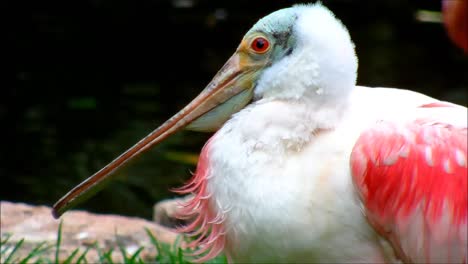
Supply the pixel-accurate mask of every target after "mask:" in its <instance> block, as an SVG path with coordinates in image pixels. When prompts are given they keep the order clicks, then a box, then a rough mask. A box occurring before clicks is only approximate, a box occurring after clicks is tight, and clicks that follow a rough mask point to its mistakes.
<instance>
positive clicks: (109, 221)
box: [0, 201, 177, 263]
mask: <svg viewBox="0 0 468 264" xmlns="http://www.w3.org/2000/svg"><path fill="white" fill-rule="evenodd" d="M0 208H1V235H2V240H3V239H4V238H5V237H6V236H10V238H9V240H8V242H7V243H6V244H5V245H2V247H8V246H10V250H12V248H13V247H11V245H14V244H16V243H18V241H20V240H21V239H24V243H23V245H22V246H21V248H20V249H19V250H18V251H17V252H16V253H15V256H17V257H18V258H21V257H23V258H24V257H25V256H26V255H27V254H29V253H30V252H31V250H32V249H33V248H34V247H36V246H37V245H38V244H39V243H41V242H46V243H47V244H49V245H54V244H55V243H56V240H57V230H58V226H59V224H60V221H62V241H61V246H60V252H59V260H65V259H66V258H67V257H68V256H70V254H71V253H72V252H73V251H74V250H75V249H77V248H78V249H79V252H80V253H82V252H84V251H85V250H86V248H88V247H91V246H94V245H97V246H98V247H99V248H100V249H101V251H102V252H108V251H109V250H111V249H113V253H112V256H111V257H112V259H113V260H114V261H115V262H116V263H121V262H122V260H123V259H122V254H121V253H120V249H119V245H120V247H122V246H123V248H125V250H126V251H127V253H128V255H132V253H134V252H136V251H137V250H138V249H139V248H140V247H144V249H143V250H142V252H141V253H140V257H141V258H142V259H154V257H155V256H156V255H157V252H156V248H155V247H154V246H153V245H152V244H151V240H150V237H149V236H148V234H147V233H146V231H145V228H147V229H148V230H149V231H151V233H152V234H153V235H154V237H156V239H157V240H158V241H159V242H160V243H167V244H173V243H174V242H175V241H176V237H177V234H176V233H174V232H173V231H171V229H169V228H166V227H163V226H161V225H159V224H156V223H154V222H150V221H147V220H144V219H140V218H135V217H124V216H118V215H99V214H92V213H88V212H84V211H77V210H76V211H73V210H72V211H69V212H67V213H66V214H65V215H63V216H62V217H61V219H60V220H56V219H54V218H53V217H52V215H51V210H52V209H51V208H50V207H47V206H32V205H27V204H24V203H12V202H6V201H0ZM80 253H78V255H79V254H80ZM42 256H43V257H45V258H48V259H55V248H51V249H50V250H48V251H46V253H45V255H42ZM86 260H87V262H88V263H97V262H98V260H99V255H98V251H97V250H90V251H89V252H88V254H87V255H86Z"/></svg>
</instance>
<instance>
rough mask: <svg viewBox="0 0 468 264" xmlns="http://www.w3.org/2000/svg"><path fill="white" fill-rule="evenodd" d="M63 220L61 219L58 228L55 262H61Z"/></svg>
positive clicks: (56, 263)
mask: <svg viewBox="0 0 468 264" xmlns="http://www.w3.org/2000/svg"><path fill="white" fill-rule="evenodd" d="M62 223H63V222H62V221H60V223H59V226H58V230H57V242H56V244H55V264H59V255H60V244H61V243H62Z"/></svg>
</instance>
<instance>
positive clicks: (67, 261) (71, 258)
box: [62, 248, 79, 264]
mask: <svg viewBox="0 0 468 264" xmlns="http://www.w3.org/2000/svg"><path fill="white" fill-rule="evenodd" d="M78 251H79V248H77V249H75V250H73V252H72V253H71V254H70V256H68V258H67V259H65V261H64V262H63V263H62V264H71V263H72V260H73V258H74V257H75V255H76V254H78Z"/></svg>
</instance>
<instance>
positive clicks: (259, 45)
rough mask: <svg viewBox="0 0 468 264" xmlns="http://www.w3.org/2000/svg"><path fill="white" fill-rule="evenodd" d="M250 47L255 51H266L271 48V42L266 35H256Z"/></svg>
mask: <svg viewBox="0 0 468 264" xmlns="http://www.w3.org/2000/svg"><path fill="white" fill-rule="evenodd" d="M250 47H251V48H252V50H253V51H254V52H255V53H259V54H262V53H265V52H266V51H267V50H268V49H269V48H270V42H269V41H268V40H267V39H266V38H264V37H256V38H255V39H254V40H253V41H252V43H251V44H250Z"/></svg>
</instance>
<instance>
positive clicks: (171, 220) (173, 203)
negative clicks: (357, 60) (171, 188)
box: [153, 195, 193, 228]
mask: <svg viewBox="0 0 468 264" xmlns="http://www.w3.org/2000/svg"><path fill="white" fill-rule="evenodd" d="M191 198H192V195H187V196H185V197H181V198H174V199H167V200H163V201H160V202H158V203H156V204H155V205H154V206H153V221H154V222H156V223H158V224H160V225H162V226H166V227H170V228H175V227H178V226H180V225H184V224H187V223H189V222H191V221H192V220H193V219H179V218H177V213H176V212H177V208H179V207H180V204H183V203H186V202H187V201H188V200H190V199H191Z"/></svg>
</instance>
